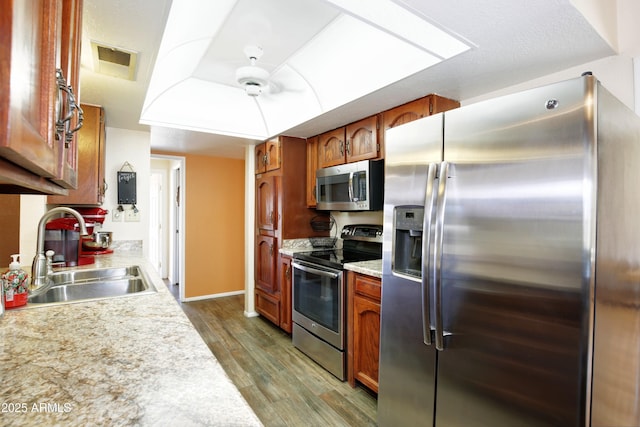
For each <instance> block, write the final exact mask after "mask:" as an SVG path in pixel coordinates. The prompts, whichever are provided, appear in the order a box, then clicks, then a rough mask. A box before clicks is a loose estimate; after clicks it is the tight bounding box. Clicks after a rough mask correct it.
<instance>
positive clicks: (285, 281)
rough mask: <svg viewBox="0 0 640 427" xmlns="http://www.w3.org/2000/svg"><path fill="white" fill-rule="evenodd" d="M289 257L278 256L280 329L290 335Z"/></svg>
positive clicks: (290, 284) (290, 277) (290, 281)
mask: <svg viewBox="0 0 640 427" xmlns="http://www.w3.org/2000/svg"><path fill="white" fill-rule="evenodd" d="M291 273H292V272H291V257H290V256H288V255H280V266H279V274H280V328H281V329H282V330H284V331H285V332H287V333H291V329H292V323H291V310H292V301H291V286H292V276H291Z"/></svg>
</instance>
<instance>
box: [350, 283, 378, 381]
mask: <svg viewBox="0 0 640 427" xmlns="http://www.w3.org/2000/svg"><path fill="white" fill-rule="evenodd" d="M347 286H348V295H347V304H348V305H347V315H348V318H347V333H348V335H347V380H348V381H349V384H350V385H351V386H352V387H355V385H356V381H357V382H359V383H361V384H362V385H364V386H365V387H367V388H369V389H370V390H372V391H374V392H375V393H377V392H378V367H379V352H380V295H381V291H382V281H381V279H379V278H377V277H373V276H367V275H364V274H360V273H354V272H351V271H350V272H349V273H348V275H347Z"/></svg>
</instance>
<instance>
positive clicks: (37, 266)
mask: <svg viewBox="0 0 640 427" xmlns="http://www.w3.org/2000/svg"><path fill="white" fill-rule="evenodd" d="M59 214H70V215H72V216H74V217H75V218H76V219H77V220H78V225H79V226H80V234H81V235H82V236H85V235H87V226H86V224H85V222H84V218H83V217H82V215H80V213H79V212H78V211H76V210H74V209H71V208H67V207H64V206H61V207H57V208H53V209H51V210H49V211H47V212H45V214H44V215H42V218H40V222H38V241H37V245H36V256H35V257H34V258H33V265H32V271H31V273H32V274H31V278H32V279H31V289H30V290H29V293H30V294H31V295H35V294H40V293H42V292H43V291H44V290H46V289H42V287H43V286H44V287H48V286H47V285H48V281H49V280H48V268H47V258H46V256H45V252H44V236H45V226H46V225H47V222H48V221H49V220H50V219H51V218H53V217H55V216H57V215H59Z"/></svg>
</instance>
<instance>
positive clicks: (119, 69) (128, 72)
mask: <svg viewBox="0 0 640 427" xmlns="http://www.w3.org/2000/svg"><path fill="white" fill-rule="evenodd" d="M91 51H92V53H93V71H95V72H96V73H100V74H105V75H107V76H111V77H118V78H120V79H126V80H135V79H136V78H135V77H136V64H137V62H138V52H134V51H132V50H126V49H122V48H119V47H114V46H109V45H106V44H104V43H98V42H95V41H91Z"/></svg>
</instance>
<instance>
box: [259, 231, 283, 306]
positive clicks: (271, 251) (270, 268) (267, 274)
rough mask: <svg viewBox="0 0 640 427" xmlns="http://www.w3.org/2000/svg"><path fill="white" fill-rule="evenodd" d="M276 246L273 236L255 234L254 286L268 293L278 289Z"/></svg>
mask: <svg viewBox="0 0 640 427" xmlns="http://www.w3.org/2000/svg"><path fill="white" fill-rule="evenodd" d="M277 254H278V247H277V241H276V238H275V237H271V236H262V235H258V236H256V260H255V264H256V271H255V274H256V287H258V288H260V289H262V290H263V291H266V292H269V293H275V292H277V291H278V282H277V277H276V276H277V275H276V268H277V265H276V259H277V258H278V256H277Z"/></svg>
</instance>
